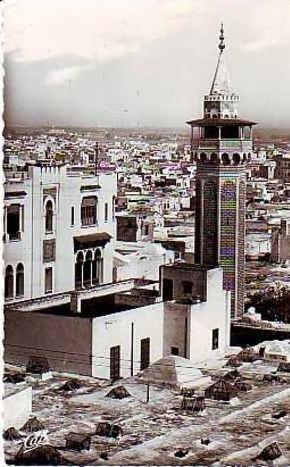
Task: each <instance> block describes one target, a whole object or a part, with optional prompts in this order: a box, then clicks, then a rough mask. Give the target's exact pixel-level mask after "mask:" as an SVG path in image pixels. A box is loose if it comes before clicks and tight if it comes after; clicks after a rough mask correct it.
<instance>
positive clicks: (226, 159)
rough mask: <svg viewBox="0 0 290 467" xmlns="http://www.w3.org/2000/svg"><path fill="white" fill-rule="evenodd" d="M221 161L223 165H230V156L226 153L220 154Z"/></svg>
mask: <svg viewBox="0 0 290 467" xmlns="http://www.w3.org/2000/svg"><path fill="white" fill-rule="evenodd" d="M222 163H223V165H230V157H229V155H228V154H226V153H224V154H222Z"/></svg>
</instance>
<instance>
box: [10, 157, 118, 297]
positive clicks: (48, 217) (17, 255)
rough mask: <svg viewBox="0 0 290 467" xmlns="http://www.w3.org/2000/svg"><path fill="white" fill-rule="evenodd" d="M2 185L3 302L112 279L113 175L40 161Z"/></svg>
mask: <svg viewBox="0 0 290 467" xmlns="http://www.w3.org/2000/svg"><path fill="white" fill-rule="evenodd" d="M4 188H5V200H4V243H5V244H4V263H5V302H11V301H12V302H13V301H19V300H27V299H33V298H38V297H41V296H43V295H50V294H56V293H63V292H68V291H72V290H74V289H75V288H78V287H90V286H92V285H94V284H101V283H107V282H112V268H113V263H112V262H113V245H112V242H113V239H114V237H115V214H114V202H115V201H114V200H115V195H116V191H117V183H116V176H115V174H112V173H111V174H99V175H97V176H96V175H94V174H90V173H85V172H84V170H83V169H82V168H78V169H77V170H74V171H72V170H70V169H69V167H68V166H65V165H48V164H46V165H44V164H36V165H34V166H29V167H28V170H27V171H26V172H21V173H20V174H19V177H18V178H17V177H14V178H13V179H9V178H7V179H6V182H5V184H4Z"/></svg>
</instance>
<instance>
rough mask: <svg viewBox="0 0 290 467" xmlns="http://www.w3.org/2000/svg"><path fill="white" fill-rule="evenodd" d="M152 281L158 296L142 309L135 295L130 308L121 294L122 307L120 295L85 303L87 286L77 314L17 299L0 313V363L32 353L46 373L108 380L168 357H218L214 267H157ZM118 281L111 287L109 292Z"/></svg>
mask: <svg viewBox="0 0 290 467" xmlns="http://www.w3.org/2000/svg"><path fill="white" fill-rule="evenodd" d="M160 283H161V286H162V291H163V299H164V300H165V301H163V302H161V301H158V302H155V303H152V302H151V303H150V304H147V305H143V306H138V295H132V302H131V303H132V305H131V306H129V305H128V303H129V302H128V296H127V295H126V297H124V298H125V299H126V300H125V301H124V302H123V305H122V303H121V302H122V300H121V298H122V294H120V293H119V294H115V295H113V294H112V293H111V295H106V296H104V295H103V296H101V297H99V298H96V297H95V298H93V299H92V300H91V301H90V300H85V299H84V298H85V295H86V294H90V293H92V294H93V292H90V291H87V292H79V293H80V295H82V297H83V300H82V303H81V309H80V312H73V311H72V308H71V310H69V309H68V308H67V306H66V305H61V304H60V305H58V306H53V303H52V301H51V302H50V303H48V304H47V303H46V304H45V303H42V304H41V303H38V304H37V303H36V304H33V303H27V304H24V303H22V304H21V303H20V304H19V305H18V307H16V308H15V309H11V310H7V311H6V316H5V331H6V332H5V361H7V362H9V363H14V364H15V363H18V364H19V363H22V364H24V365H26V364H27V361H28V360H29V359H30V358H31V357H32V356H42V357H46V358H47V360H48V363H49V365H50V367H51V369H53V370H57V371H66V372H72V373H79V374H84V375H91V376H95V377H99V378H110V379H116V378H119V377H127V376H132V375H134V374H136V373H138V371H140V370H142V369H144V368H146V367H147V366H148V365H149V364H150V363H151V362H154V361H156V360H158V359H160V358H162V357H166V356H168V355H180V356H182V357H185V358H189V359H190V360H192V361H193V362H200V361H202V360H205V359H208V358H214V357H215V356H220V355H222V354H223V353H224V352H225V351H226V349H227V347H228V345H229V322H230V294H229V292H226V291H224V290H223V285H222V270H221V269H220V268H214V269H208V268H206V267H203V266H197V265H190V264H185V263H180V264H178V265H172V266H163V267H162V268H161V279H160ZM120 285H122V283H119V284H118V283H117V284H113V285H112V286H110V291H111V292H113V288H114V287H116V290H117V287H120ZM102 288H103V289H104V288H106V286H103V287H101V289H102ZM139 292H140V296H141V293H142V291H141V290H140V291H139ZM102 293H103V294H105V293H106V292H105V291H103V292H102ZM117 296H118V300H117ZM58 300H59V303H61V301H60V298H59V299H58ZM124 303H126V305H125V306H124ZM140 303H141V301H140ZM143 303H144V302H143ZM41 306H43V308H42V309H41Z"/></svg>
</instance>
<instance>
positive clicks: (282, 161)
mask: <svg viewBox="0 0 290 467" xmlns="http://www.w3.org/2000/svg"><path fill="white" fill-rule="evenodd" d="M275 162H276V169H275V178H278V179H280V180H282V181H283V182H284V183H289V182H290V154H283V155H282V154H279V155H278V156H276V157H275Z"/></svg>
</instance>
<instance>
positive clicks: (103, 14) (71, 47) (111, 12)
mask: <svg viewBox="0 0 290 467" xmlns="http://www.w3.org/2000/svg"><path fill="white" fill-rule="evenodd" d="M202 8H203V7H202V3H199V2H191V1H187V0H180V1H179V2H168V1H164V0H146V2H145V1H139V2H138V1H134V2H133V1H132V0H131V1H126V2H120V4H117V3H116V2H115V1H113V0H107V1H106V2H105V1H98V2H92V1H88V0H85V1H83V2H79V1H71V2H67V3H65V2H60V3H56V2H54V1H52V0H50V1H41V2H39V0H38V1H35V0H34V1H33V0H25V1H23V0H11V1H10V2H7V3H6V8H5V50H6V51H7V52H10V51H12V50H18V54H17V59H18V60H23V61H35V60H43V59H48V58H52V57H55V56H62V55H65V54H67V53H71V51H74V54H75V55H79V56H80V57H84V58H87V59H94V60H98V61H104V60H110V59H112V58H115V57H120V56H122V55H124V54H127V53H130V52H136V51H137V50H141V49H142V45H143V44H144V43H147V42H150V41H154V40H156V39H158V38H161V37H164V36H166V35H167V34H170V33H172V32H173V31H175V30H177V29H179V28H180V27H181V26H182V25H183V24H184V22H185V21H188V14H189V13H190V12H192V11H200V9H202Z"/></svg>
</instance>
